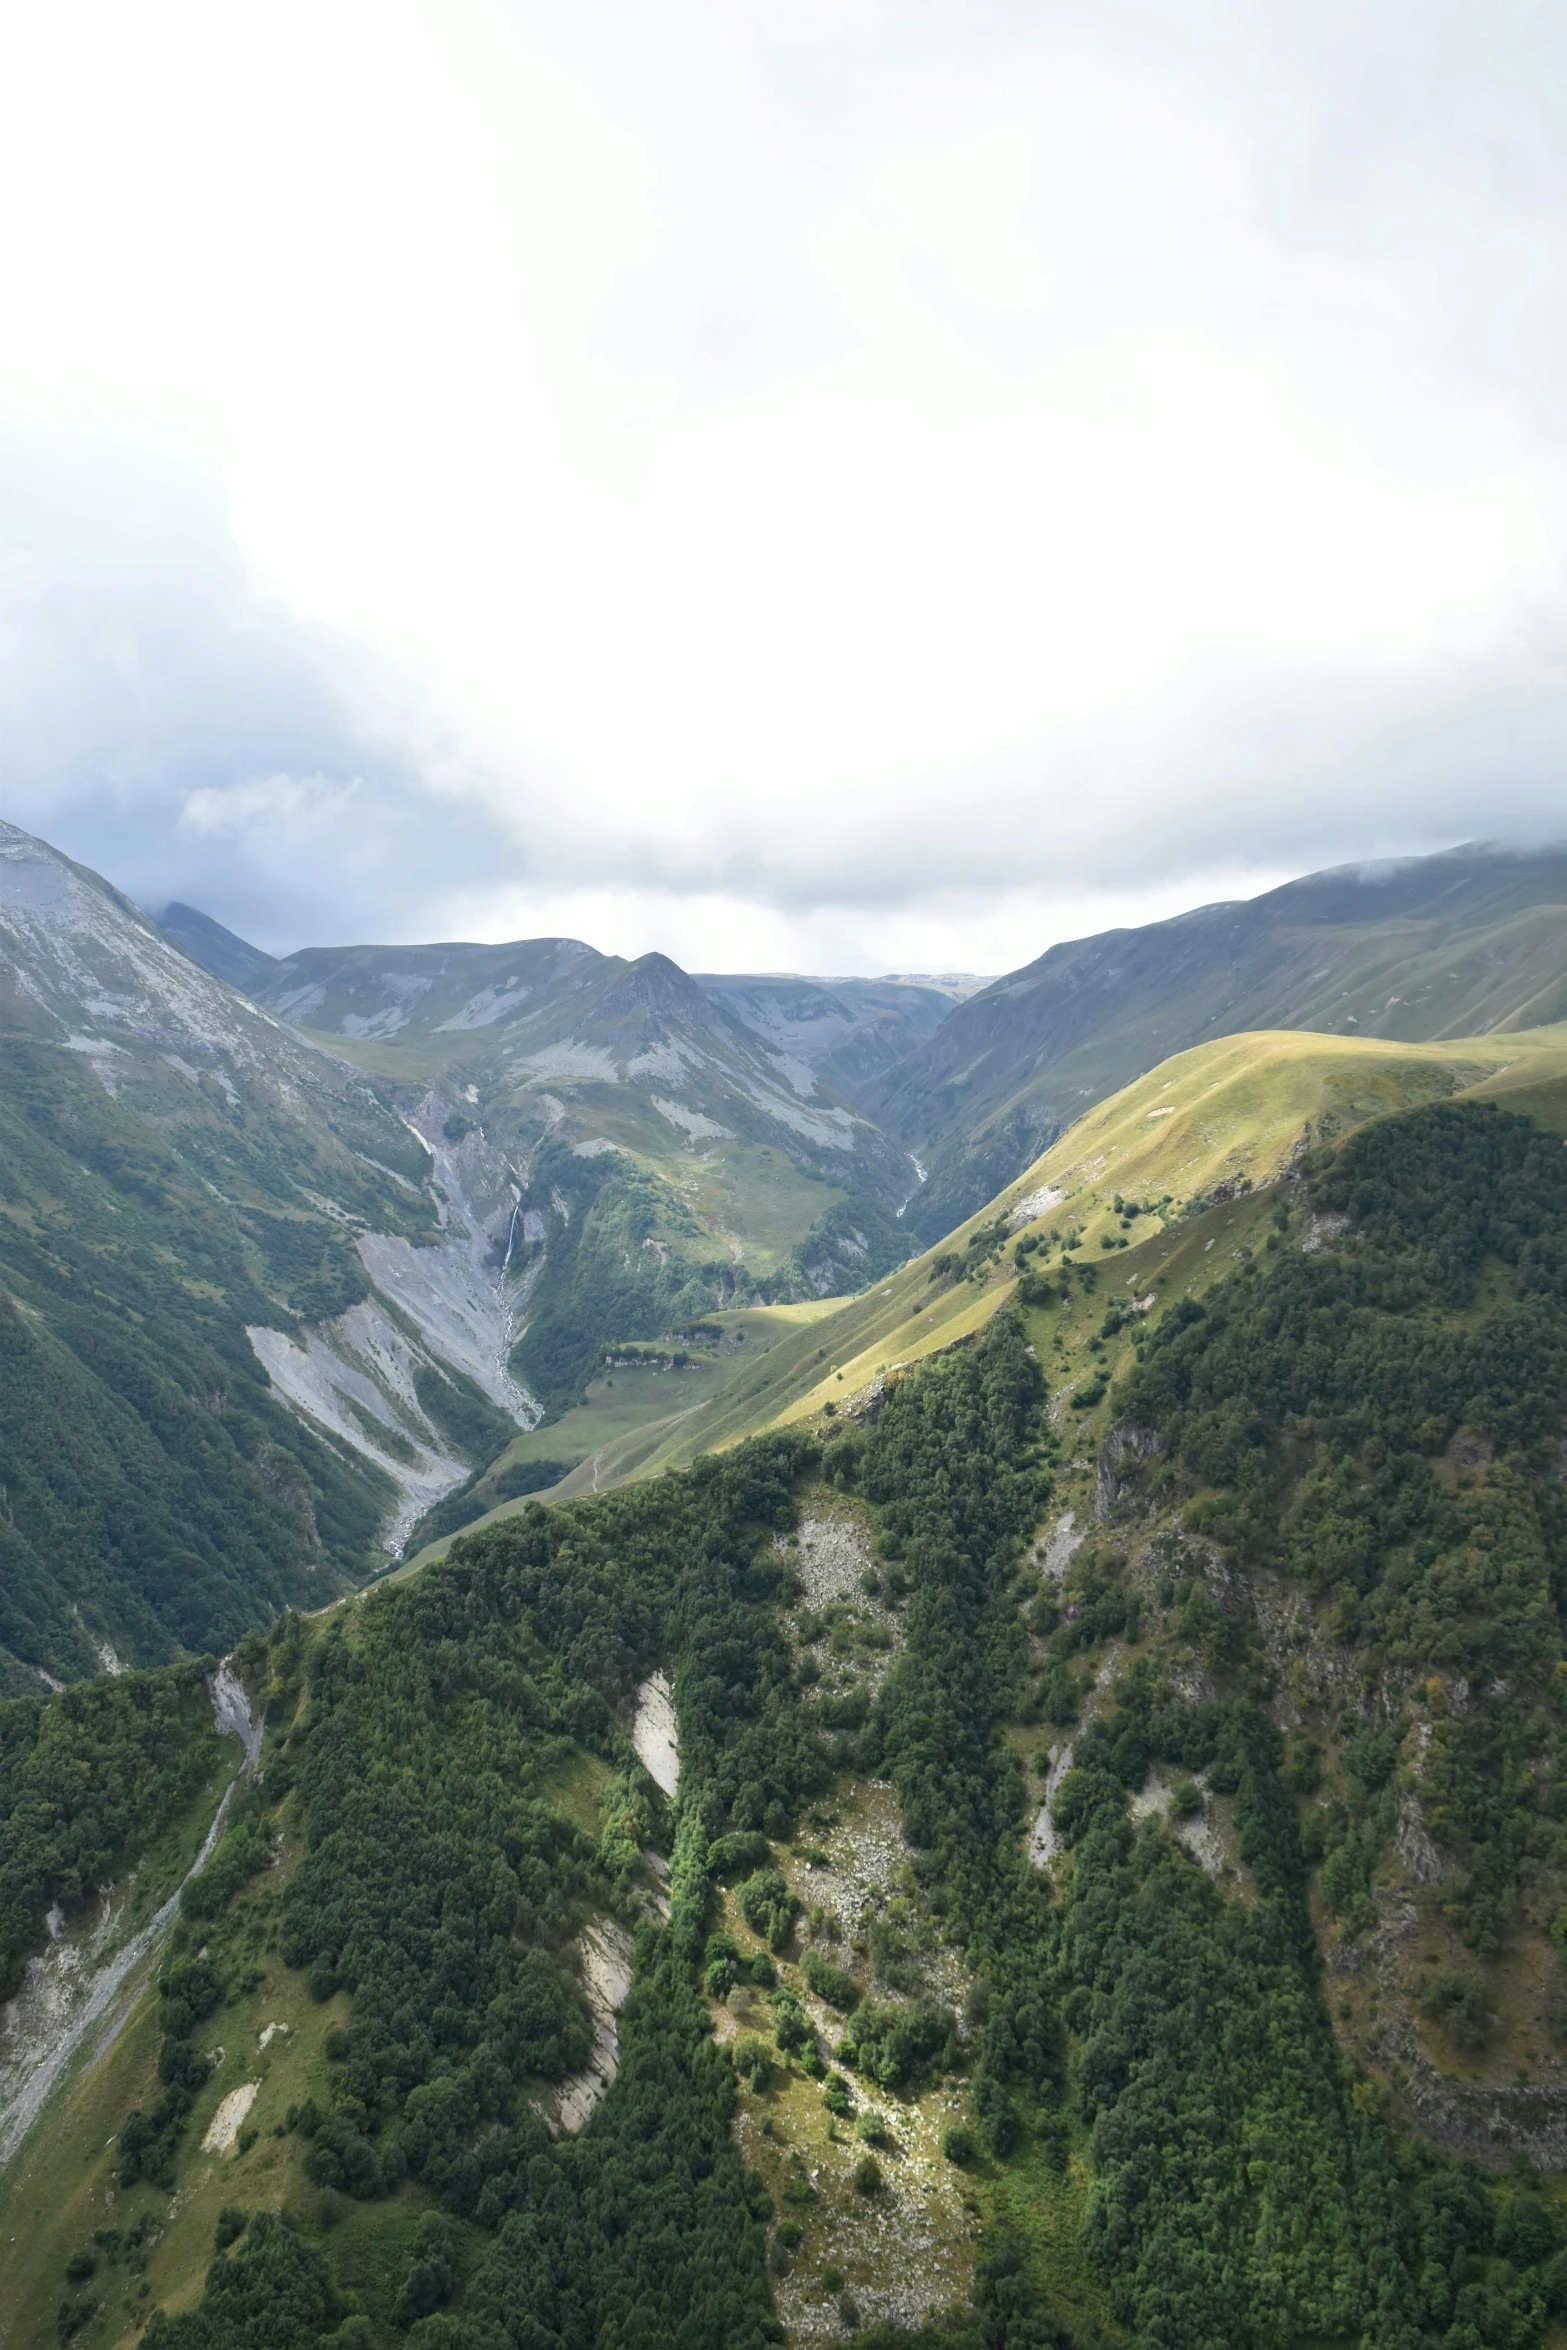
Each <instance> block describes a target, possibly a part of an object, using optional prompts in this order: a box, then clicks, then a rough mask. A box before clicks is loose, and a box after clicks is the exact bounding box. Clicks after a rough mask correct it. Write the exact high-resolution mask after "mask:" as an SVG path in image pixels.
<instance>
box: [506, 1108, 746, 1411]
mask: <svg viewBox="0 0 1567 2350" xmlns="http://www.w3.org/2000/svg"><path fill="white" fill-rule="evenodd" d="M533 1191H537V1193H538V1194H539V1196H540V1198H542V1199H556V1200H564V1201H565V1203H566V1207H567V1209H568V1210H569V1213H567V1214H564V1215H562V1216H561V1218H560V1222H559V1225H558V1227H557V1228H556V1229H555V1231H554V1232H552V1235H551V1238H550V1241H549V1243H548V1246H547V1247H545V1249H544V1265H543V1271H542V1274H541V1276H540V1279H539V1284H538V1287H537V1289H536V1290H535V1291H534V1295H533V1300H532V1302H531V1307H530V1312H529V1317H528V1327H527V1330H526V1332H525V1334H524V1335H523V1337H522V1339H521V1340H520V1341H519V1343H518V1346H517V1349H516V1353H515V1356H514V1361H515V1365H516V1369H517V1371H518V1374H519V1376H520V1377H522V1378H523V1379H525V1380H526V1381H527V1383H528V1386H529V1387H530V1389H531V1390H532V1392H533V1393H534V1394H535V1395H536V1396H537V1397H538V1398H539V1401H540V1402H541V1403H542V1404H543V1405H544V1407H545V1413H546V1416H549V1417H552V1416H555V1415H557V1414H559V1413H560V1412H562V1411H564V1410H565V1409H567V1407H568V1406H570V1405H571V1404H574V1403H575V1402H576V1401H577V1399H578V1397H579V1396H580V1395H581V1393H582V1391H583V1389H584V1388H585V1387H586V1385H587V1383H588V1381H589V1379H590V1378H591V1377H592V1376H593V1373H594V1372H595V1371H596V1370H597V1368H598V1366H599V1364H600V1362H601V1361H602V1360H603V1356H604V1352H605V1349H606V1347H607V1346H610V1345H612V1344H616V1343H619V1342H620V1341H623V1340H632V1341H636V1340H647V1339H652V1338H659V1337H662V1336H663V1334H664V1333H665V1332H666V1331H669V1330H673V1329H675V1328H676V1327H678V1325H679V1324H680V1323H682V1322H694V1321H699V1320H700V1319H701V1317H702V1315H703V1314H707V1313H712V1312H714V1311H715V1310H716V1309H717V1308H719V1307H722V1306H726V1305H735V1304H739V1303H742V1302H744V1299H745V1297H746V1296H747V1295H748V1294H749V1290H750V1286H751V1285H750V1283H749V1282H748V1281H746V1280H744V1278H743V1276H741V1275H740V1273H739V1271H738V1269H737V1267H736V1266H735V1264H734V1261H733V1259H732V1258H731V1257H730V1256H729V1255H728V1253H727V1252H725V1254H724V1255H723V1256H722V1257H720V1256H718V1255H716V1254H712V1255H709V1254H708V1253H707V1251H708V1250H709V1249H711V1246H712V1243H711V1241H710V1239H709V1236H708V1235H707V1234H706V1233H705V1232H704V1231H703V1230H702V1227H701V1226H700V1225H699V1224H698V1222H697V1220H696V1218H695V1217H694V1216H693V1215H692V1214H691V1213H690V1211H689V1210H688V1209H687V1208H686V1207H685V1206H684V1205H683V1203H682V1202H681V1201H680V1200H679V1198H678V1197H677V1196H676V1195H675V1194H673V1193H672V1192H671V1191H670V1189H669V1187H668V1185H666V1184H663V1183H660V1182H657V1181H656V1180H655V1179H654V1178H653V1177H652V1176H650V1175H648V1174H645V1173H643V1172H642V1171H640V1170H639V1169H637V1168H635V1167H634V1166H633V1165H632V1164H631V1163H630V1162H629V1161H627V1160H623V1159H622V1158H621V1157H620V1155H619V1154H618V1153H615V1152H611V1153H608V1154H606V1155H605V1156H603V1157H595V1158H590V1159H583V1158H578V1157H577V1156H576V1154H575V1153H574V1152H573V1151H572V1150H571V1149H570V1148H569V1147H567V1146H566V1145H564V1144H550V1143H546V1144H545V1145H544V1146H543V1147H542V1148H541V1149H540V1150H539V1152H538V1153H537V1154H536V1156H535V1158H534V1161H533V1164H532V1167H531V1169H530V1195H531V1193H532V1192H533ZM655 1244H656V1245H655Z"/></svg>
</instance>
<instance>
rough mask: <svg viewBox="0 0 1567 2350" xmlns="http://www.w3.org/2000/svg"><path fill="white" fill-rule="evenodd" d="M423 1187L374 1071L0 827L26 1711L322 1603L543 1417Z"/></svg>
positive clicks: (9, 1529)
mask: <svg viewBox="0 0 1567 2350" xmlns="http://www.w3.org/2000/svg"><path fill="white" fill-rule="evenodd" d="M430 1166H431V1161H430V1154H429V1151H428V1149H427V1147H426V1146H425V1145H424V1144H423V1143H422V1142H421V1141H420V1139H419V1138H418V1136H417V1135H415V1134H414V1133H411V1132H410V1131H409V1128H408V1126H407V1124H406V1123H405V1122H404V1121H403V1119H401V1118H400V1117H399V1116H398V1115H397V1114H396V1112H395V1110H394V1108H393V1107H392V1105H391V1104H390V1102H389V1101H388V1100H387V1099H386V1098H385V1096H384V1093H383V1092H382V1091H378V1090H377V1088H376V1087H375V1086H374V1085H372V1084H369V1083H367V1082H366V1081H365V1079H364V1077H363V1076H362V1075H361V1073H360V1072H358V1071H356V1070H354V1069H353V1068H351V1067H349V1066H348V1065H347V1064H346V1063H345V1062H343V1061H342V1060H340V1059H335V1058H332V1057H330V1056H328V1055H326V1054H324V1053H322V1052H320V1051H319V1050H317V1049H315V1048H314V1047H312V1046H310V1045H308V1044H306V1043H304V1042H302V1041H301V1040H300V1039H299V1038H297V1037H295V1036H293V1035H291V1034H290V1033H289V1032H288V1031H286V1030H284V1029H282V1028H280V1027H279V1026H278V1024H277V1023H276V1022H275V1021H273V1020H271V1019H269V1018H268V1017H267V1016H266V1015H265V1014H263V1013H261V1012H258V1011H256V1010H255V1009H253V1008H252V1007H251V1006H250V1005H249V1004H248V1003H246V1002H244V1001H243V1000H242V999H241V998H240V997H238V996H237V995H235V994H234V993H233V992H232V991H231V990H229V989H228V988H226V987H225V986H223V985H221V984H220V983H219V982H217V981H216V980H214V979H212V978H210V977H209V976H208V975H207V974H206V973H205V972H204V971H202V970H200V969H198V968H197V967H196V966H195V965H194V964H192V963H191V962H189V961H188V960H187V959H186V958H185V957H184V956H183V955H181V954H179V953H177V952H176V951H175V949H174V948H173V947H172V946H170V945H169V943H168V942H167V941H166V940H165V939H164V938H163V937H162V936H161V934H160V933H159V932H158V931H157V930H156V929H155V928H154V926H153V925H152V924H150V923H149V922H147V921H146V919H145V918H144V917H143V916H142V915H140V914H139V913H138V912H137V910H136V909H135V908H134V907H133V906H131V905H129V904H128V903H127V901H126V900H124V899H123V898H121V897H120V896H119V895H118V893H117V892H116V891H114V890H112V889H111V888H110V887H109V886H108V884H107V883H105V882H103V881H101V880H100V879H99V878H98V877H97V876H96V875H93V874H90V873H88V872H86V871H85V869H83V868H81V867H79V866H75V865H73V864H72V863H71V862H70V861H69V860H68V859H66V858H63V857H60V856H58V855H56V853H55V852H54V851H53V850H51V849H50V848H48V847H47V845H46V844H44V843H43V842H40V841H37V840H34V839H32V838H31V836H29V835H27V834H25V833H22V832H19V831H17V830H16V828H14V827H5V828H3V829H0V1460H3V1463H4V1467H3V1470H0V1483H3V1486H4V1499H3V1504H0V1559H3V1562H4V1563H3V1569H0V1676H3V1683H4V1685H5V1686H7V1687H9V1688H12V1689H16V1688H20V1687H23V1686H31V1687H33V1688H36V1687H37V1686H38V1675H39V1673H40V1672H43V1673H47V1674H50V1675H53V1676H54V1677H56V1678H58V1679H68V1678H72V1677H74V1676H75V1675H77V1674H80V1673H85V1672H92V1671H96V1670H99V1669H101V1666H102V1664H103V1663H104V1662H105V1661H109V1660H111V1659H114V1658H117V1659H119V1660H120V1661H122V1662H135V1663H152V1662H156V1661H158V1660H160V1659H162V1658H165V1657H168V1656H170V1655H171V1654H173V1653H174V1652H175V1651H176V1650H177V1649H179V1648H181V1647H183V1648H186V1649H188V1650H192V1651H194V1652H196V1653H198V1654H200V1653H203V1652H206V1651H208V1650H211V1649H214V1648H220V1647H225V1646H227V1645H228V1644H229V1643H230V1642H232V1641H233V1640H234V1639H235V1638H236V1637H237V1636H238V1635H239V1633H240V1632H242V1631H243V1630H244V1629H245V1628H246V1627H247V1626H248V1625H251V1624H254V1623H257V1622H265V1621H270V1620H271V1618H272V1616H273V1615H274V1614H275V1613H276V1611H277V1610H278V1609H279V1608H280V1607H283V1606H285V1605H300V1604H306V1603H308V1604H313V1605H318V1604H320V1603H321V1601H322V1600H324V1599H326V1598H329V1597H331V1596H333V1595H334V1594H336V1593H337V1592H339V1591H341V1590H343V1589H344V1588H345V1587H346V1585H347V1584H348V1583H349V1582H351V1581H358V1580H360V1579H362V1578H363V1576H364V1575H366V1574H367V1573H369V1572H371V1571H372V1570H373V1568H374V1567H375V1566H376V1565H378V1564H379V1563H381V1562H382V1561H383V1560H384V1557H385V1551H384V1548H383V1536H384V1534H385V1532H386V1530H387V1528H388V1527H389V1526H390V1527H393V1528H395V1524H396V1519H397V1515H398V1513H399V1512H401V1513H402V1515H403V1517H404V1519H405V1521H407V1522H411V1519H412V1518H413V1517H416V1516H418V1515H419V1514H420V1512H421V1511H422V1510H423V1509H424V1508H425V1507H427V1506H428V1504H429V1502H430V1501H431V1500H433V1499H434V1498H435V1497H436V1495H437V1494H438V1493H439V1492H440V1491H442V1490H444V1489H445V1488H447V1487H449V1486H452V1485H455V1484H457V1483H459V1482H460V1481H461V1480H462V1479H463V1477H464V1476H465V1475H466V1473H467V1470H468V1467H469V1465H470V1463H471V1462H472V1461H473V1460H475V1459H476V1458H484V1457H488V1456H489V1455H490V1454H492V1453H493V1452H495V1451H496V1450H498V1449H499V1448H500V1446H501V1445H502V1444H503V1443H504V1442H505V1440H506V1438H507V1437H508V1436H509V1435H510V1434H512V1433H513V1432H514V1431H515V1429H516V1427H517V1426H518V1425H519V1424H521V1423H522V1422H523V1421H525V1420H526V1419H527V1418H528V1417H529V1416H534V1415H533V1414H532V1410H531V1407H530V1406H529V1405H528V1401H527V1399H526V1398H525V1397H523V1396H522V1395H521V1393H520V1391H517V1392H516V1393H515V1395H513V1393H512V1391H510V1390H509V1388H508V1386H507V1384H506V1382H505V1380H504V1377H503V1371H502V1369H501V1368H500V1367H497V1366H496V1365H495V1364H494V1363H493V1360H492V1359H491V1357H490V1356H487V1354H486V1351H485V1332H486V1320H485V1318H486V1315H488V1317H489V1320H490V1323H491V1324H494V1323H497V1322H498V1323H499V1324H500V1325H501V1326H502V1327H501V1334H500V1339H499V1342H498V1343H499V1345H500V1350H501V1352H502V1354H503V1353H504V1346H505V1332H504V1318H505V1317H504V1310H503V1307H502V1306H501V1305H500V1304H499V1303H498V1302H496V1301H495V1299H494V1297H493V1293H492V1292H491V1291H490V1290H487V1289H486V1287H485V1285H484V1283H483V1281H482V1279H480V1278H479V1277H478V1276H477V1274H476V1273H475V1271H474V1268H473V1266H472V1263H471V1251H470V1248H469V1244H468V1241H467V1238H466V1234H465V1235H464V1236H463V1237H462V1238H458V1237H457V1236H456V1234H455V1233H454V1232H453V1231H452V1230H451V1229H449V1227H450V1225H451V1223H452V1221H453V1219H452V1214H451V1204H450V1199H447V1200H438V1199H437V1198H436V1197H435V1196H434V1195H433V1194H432V1191H431V1189H430V1187H429V1180H428V1178H429V1172H430ZM458 1196H460V1194H459V1195H458ZM507 1205H508V1209H509V1207H510V1201H509V1200H508V1202H507ZM443 1217H444V1218H446V1219H447V1227H448V1228H446V1229H443V1221H442V1220H443Z"/></svg>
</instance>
